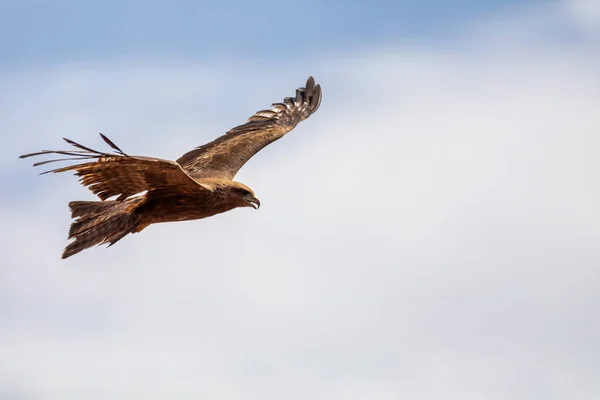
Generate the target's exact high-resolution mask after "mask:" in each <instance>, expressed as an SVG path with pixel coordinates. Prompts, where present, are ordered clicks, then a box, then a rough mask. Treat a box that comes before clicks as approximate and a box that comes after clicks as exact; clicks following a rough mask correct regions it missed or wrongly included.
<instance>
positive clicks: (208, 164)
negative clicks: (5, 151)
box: [21, 77, 321, 258]
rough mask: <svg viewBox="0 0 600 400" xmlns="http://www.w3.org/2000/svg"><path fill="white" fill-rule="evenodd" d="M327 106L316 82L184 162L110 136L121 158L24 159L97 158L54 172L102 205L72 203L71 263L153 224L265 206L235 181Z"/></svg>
mask: <svg viewBox="0 0 600 400" xmlns="http://www.w3.org/2000/svg"><path fill="white" fill-rule="evenodd" d="M320 101H321V88H320V86H319V85H315V82H314V80H313V78H312V77H310V78H309V79H308V81H307V82H306V87H305V88H300V89H298V90H297V91H296V96H295V97H294V98H289V97H288V98H286V99H284V102H283V103H275V104H273V106H272V108H271V109H270V110H263V111H259V112H257V113H255V114H254V115H253V116H252V117H250V119H249V121H248V122H247V123H245V124H243V125H240V126H238V127H235V128H233V129H231V130H230V131H229V132H227V133H226V134H225V135H223V136H221V137H219V138H217V139H216V140H214V141H212V142H210V143H207V144H205V145H203V146H199V147H197V148H195V149H193V150H191V151H189V152H188V153H186V154H184V155H183V156H182V157H180V158H179V159H178V160H177V161H169V160H162V159H158V158H152V157H140V156H130V155H128V154H125V153H124V152H123V151H122V150H121V149H119V147H117V146H116V145H115V144H114V143H113V142H112V141H111V140H109V139H108V138H107V137H106V136H104V135H102V134H100V135H101V136H102V138H103V139H104V141H105V142H106V143H107V144H108V145H109V146H111V147H112V148H113V150H114V151H115V153H116V154H110V153H104V152H99V151H96V150H92V149H90V148H88V147H85V146H82V145H80V144H78V143H76V142H73V141H72V140H69V139H65V141H67V142H68V143H69V144H71V145H73V146H74V147H76V148H77V150H68V151H50V150H44V151H41V152H37V153H31V154H26V155H23V156H21V158H25V157H31V156H38V155H43V154H61V155H66V156H68V157H69V158H63V159H58V160H48V161H42V162H38V163H36V164H34V165H42V164H46V163H49V162H55V161H78V160H93V161H90V162H84V163H81V164H75V165H70V166H67V167H62V168H57V169H54V170H51V171H47V172H65V171H75V174H76V175H78V176H79V177H80V181H81V183H82V184H83V185H84V186H87V187H88V188H89V189H90V190H91V191H92V192H93V193H94V194H96V195H97V196H98V197H99V198H100V200H101V201H72V202H70V203H69V207H70V208H71V214H72V217H73V218H75V221H74V222H73V224H72V225H71V228H70V230H69V238H70V239H75V240H74V241H73V242H71V243H70V244H69V245H68V246H67V248H66V249H65V251H64V253H63V258H67V257H70V256H71V255H73V254H76V253H78V252H80V251H81V250H83V249H86V248H88V247H91V246H94V245H98V244H104V243H108V244H109V246H110V245H113V244H114V243H116V242H117V241H119V240H120V239H121V238H123V237H124V236H126V235H127V234H129V233H136V232H140V231H142V230H143V229H144V228H146V227H147V226H149V225H152V224H156V223H161V222H176V221H186V220H196V219H202V218H206V217H210V216H213V215H216V214H220V213H224V212H227V211H230V210H232V209H234V208H237V207H253V208H255V209H258V207H260V201H259V200H258V199H257V198H256V196H255V195H254V192H253V191H252V189H250V188H249V187H248V186H246V185H244V184H242V183H240V182H236V181H234V180H233V177H234V176H235V174H236V173H237V171H238V170H239V169H240V168H241V167H242V166H243V165H244V164H245V163H246V161H248V160H249V159H250V158H251V157H252V156H253V155H254V154H256V153H257V152H258V151H260V150H261V149H262V148H263V147H265V146H266V145H268V144H269V143H272V142H273V141H275V140H277V139H279V138H281V137H283V135H285V134H286V133H287V132H289V131H291V130H292V129H293V128H294V127H295V126H296V125H297V124H298V123H299V122H300V121H302V120H304V119H306V118H308V117H309V116H310V115H311V114H312V113H314V112H315V111H316V110H317V109H318V107H319V105H320ZM112 197H116V198H115V199H110V198H112Z"/></svg>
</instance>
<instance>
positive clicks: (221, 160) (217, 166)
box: [177, 76, 321, 179]
mask: <svg viewBox="0 0 600 400" xmlns="http://www.w3.org/2000/svg"><path fill="white" fill-rule="evenodd" d="M320 104H321V86H320V85H315V80H314V79H313V77H312V76H311V77H309V78H308V80H307V81H306V87H303V88H299V89H297V90H296V95H295V97H286V98H285V99H284V100H283V103H273V104H272V106H271V109H269V110H261V111H258V112H256V113H255V114H254V115H253V116H251V117H250V118H249V119H248V122H246V123H245V124H243V125H240V126H237V127H235V128H233V129H231V130H229V131H228V132H227V133H226V134H225V135H223V136H221V137H219V138H217V139H215V140H214V141H212V142H210V143H207V144H205V145H203V146H199V147H196V148H195V149H194V150H192V151H189V152H187V153H186V154H184V155H183V156H181V157H180V158H179V159H178V160H177V162H178V163H179V164H180V165H181V167H182V168H183V169H184V170H185V171H186V172H188V173H189V174H190V175H192V176H193V177H195V178H208V177H219V178H228V179H233V177H234V176H235V174H236V173H237V172H238V171H239V169H240V168H242V166H243V165H244V164H245V163H246V162H247V161H248V160H249V159H250V158H252V156H254V155H255V154H256V153H258V152H259V151H260V150H261V149H262V148H264V147H265V146H267V145H268V144H270V143H272V142H274V141H275V140H277V139H280V138H281V137H283V136H284V135H285V134H286V133H288V132H289V131H291V130H292V129H294V128H295V127H296V125H298V123H300V122H301V121H303V120H305V119H307V118H308V117H310V116H311V115H312V114H313V113H314V112H316V111H317V109H318V108H319V106H320Z"/></svg>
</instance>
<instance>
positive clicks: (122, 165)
mask: <svg viewBox="0 0 600 400" xmlns="http://www.w3.org/2000/svg"><path fill="white" fill-rule="evenodd" d="M100 136H102V139H104V141H105V142H106V143H108V145H109V146H111V147H112V148H113V149H114V150H115V153H114V154H112V153H104V152H100V151H96V150H92V149H90V148H88V147H85V146H82V145H80V144H79V143H76V142H74V141H72V140H69V139H65V138H63V139H64V140H65V141H66V142H67V143H69V144H70V145H72V146H73V147H76V148H77V149H78V150H67V151H61V150H58V151H55V150H43V151H40V152H37V153H31V154H24V155H22V156H21V157H20V158H27V157H33V156H39V155H44V154H60V155H66V156H68V157H67V158H60V159H52V160H46V161H40V162H37V163H35V164H33V165H34V166H39V165H44V164H48V163H52V162H57V161H80V160H93V161H90V162H85V163H82V164H75V165H70V166H67V167H62V168H56V169H52V170H50V171H46V172H43V173H42V174H47V173H50V172H65V171H75V175H78V176H79V177H80V178H79V181H80V182H81V183H82V184H83V185H84V186H87V187H88V188H89V189H90V190H91V191H92V192H93V193H94V194H96V195H97V196H98V197H99V198H100V199H101V200H106V199H108V198H109V197H112V196H118V197H117V201H122V200H125V199H126V198H127V197H130V196H133V195H135V194H138V193H141V192H144V191H149V192H151V191H157V190H167V191H173V192H184V193H185V192H193V191H198V190H207V189H206V188H205V187H204V186H202V185H201V184H199V183H198V182H196V181H195V180H194V179H193V178H191V177H190V176H189V175H188V174H187V173H186V172H185V171H184V170H183V169H181V166H180V165H179V164H177V163H176V162H174V161H168V160H161V159H158V158H151V157H138V156H129V155H127V154H125V153H124V152H123V151H121V149H119V148H118V147H117V146H116V145H115V144H114V143H113V142H111V141H110V140H109V139H108V138H107V137H106V136H104V135H103V134H100Z"/></svg>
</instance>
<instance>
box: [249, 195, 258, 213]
mask: <svg viewBox="0 0 600 400" xmlns="http://www.w3.org/2000/svg"><path fill="white" fill-rule="evenodd" d="M248 202H249V203H250V205H251V206H252V208H254V209H255V210H258V209H259V208H260V200H259V199H257V198H256V197H254V198H253V199H251V200H249V201H248Z"/></svg>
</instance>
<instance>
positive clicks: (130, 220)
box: [62, 198, 139, 258]
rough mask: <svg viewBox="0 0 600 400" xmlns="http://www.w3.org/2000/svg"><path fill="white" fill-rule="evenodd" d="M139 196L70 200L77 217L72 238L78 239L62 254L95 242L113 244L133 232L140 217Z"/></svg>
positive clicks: (71, 232) (65, 255)
mask: <svg viewBox="0 0 600 400" xmlns="http://www.w3.org/2000/svg"><path fill="white" fill-rule="evenodd" d="M137 200H138V199H135V198H132V199H129V200H126V201H119V202H117V201H114V200H106V201H72V202H70V203H69V208H70V209H71V216H72V217H73V218H75V221H73V224H71V229H69V239H75V240H74V241H73V242H71V243H70V244H69V245H68V246H67V247H66V248H65V251H64V252H63V254H62V258H67V257H71V256H72V255H73V254H77V253H79V252H80V251H81V250H84V249H87V248H88V247H92V246H95V245H101V244H106V243H108V246H109V247H110V246H112V245H113V244H115V243H117V242H118V241H119V240H120V239H122V238H123V237H124V236H126V235H127V234H129V233H131V232H133V231H134V230H135V229H136V227H137V225H138V221H139V216H138V215H137V213H136V212H135V209H136V208H137V205H138V201H137Z"/></svg>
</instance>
